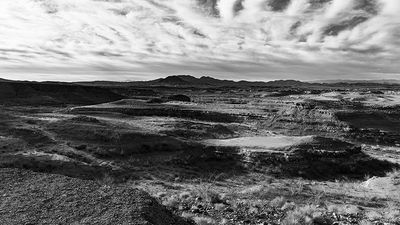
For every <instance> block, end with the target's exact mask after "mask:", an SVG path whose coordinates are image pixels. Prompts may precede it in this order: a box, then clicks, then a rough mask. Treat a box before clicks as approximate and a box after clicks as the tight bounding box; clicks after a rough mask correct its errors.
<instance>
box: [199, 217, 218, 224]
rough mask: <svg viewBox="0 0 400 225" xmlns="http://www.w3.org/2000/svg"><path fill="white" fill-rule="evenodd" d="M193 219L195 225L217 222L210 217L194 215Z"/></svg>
mask: <svg viewBox="0 0 400 225" xmlns="http://www.w3.org/2000/svg"><path fill="white" fill-rule="evenodd" d="M193 220H194V222H195V223H196V224H197V225H217V222H216V221H215V220H214V219H212V218H210V217H203V216H201V217H199V216H195V217H193Z"/></svg>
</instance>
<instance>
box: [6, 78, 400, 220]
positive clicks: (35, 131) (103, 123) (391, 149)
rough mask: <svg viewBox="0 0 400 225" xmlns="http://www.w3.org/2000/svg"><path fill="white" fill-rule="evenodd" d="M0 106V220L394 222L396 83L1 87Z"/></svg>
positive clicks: (398, 136) (399, 186) (399, 212)
mask: <svg viewBox="0 0 400 225" xmlns="http://www.w3.org/2000/svg"><path fill="white" fill-rule="evenodd" d="M0 104H1V106H0V167H1V169H0V180H1V182H0V223H1V224H157V225H158V224H160V225H161V224H195V223H196V224H363V225H364V224H400V220H399V218H400V172H399V171H400V85H399V84H393V83H387V82H383V81H376V82H372V81H370V82H367V81H360V82H345V81H336V82H333V81H331V82H326V83H322V82H321V83H311V82H310V83H308V82H300V81H295V80H280V81H271V82H248V81H230V80H218V79H214V78H211V77H201V78H196V77H192V76H187V75H180V76H169V77H166V78H161V79H157V80H152V81H142V82H106V81H104V82H103V81H99V82H76V83H61V82H27V81H10V80H2V81H1V82H0ZM45 208H46V209H48V210H43V209H45ZM16 215H18V216H16Z"/></svg>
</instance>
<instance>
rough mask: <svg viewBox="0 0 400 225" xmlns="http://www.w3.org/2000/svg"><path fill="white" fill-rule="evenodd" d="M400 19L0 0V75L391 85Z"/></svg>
mask: <svg viewBox="0 0 400 225" xmlns="http://www.w3.org/2000/svg"><path fill="white" fill-rule="evenodd" d="M398 12H400V1H398V0H346V1H343V0H291V1H289V0H2V1H1V2H0V40H1V42H0V59H1V61H0V73H2V74H4V75H7V74H13V75H12V76H14V77H15V76H16V75H15V74H18V73H20V74H25V75H24V76H26V74H28V73H29V72H30V68H35V69H34V71H39V72H40V71H42V72H43V73H45V74H52V73H53V74H55V75H54V76H53V77H49V78H48V79H59V77H57V74H59V72H57V71H58V70H63V71H64V72H65V73H68V71H70V72H71V74H76V73H77V72H76V71H82V73H85V74H93V76H95V74H96V73H97V74H99V75H98V76H99V78H98V79H115V80H118V79H122V77H123V79H126V77H129V74H132V78H133V79H134V78H136V76H141V78H148V79H150V78H153V77H152V74H153V76H157V75H162V74H161V72H162V71H166V72H167V73H179V74H182V73H191V74H200V75H201V74H209V75H220V76H224V77H227V76H233V77H237V78H238V79H240V78H241V79H260V80H268V79H275V78H276V77H282V76H284V78H292V79H309V78H315V79H325V78H326V79H330V78H332V77H336V76H341V78H351V79H355V78H360V79H363V78H377V75H376V74H381V75H382V74H383V75H382V76H384V74H391V77H390V78H393V77H392V76H393V74H399V75H400V68H399V66H398V65H396V64H394V63H393V62H396V61H400V41H399V40H400V37H399V36H400V17H399V15H400V14H399V13H398ZM199 65H201V66H199ZM205 65H209V67H207V66H205ZM229 68H230V69H229ZM240 68H243V69H240ZM315 68H325V71H324V70H323V69H322V70H315ZM100 71H103V72H100ZM104 71H107V74H105V73H104ZM246 71H247V72H246ZM113 72H115V74H117V75H115V76H113V75H112V74H113ZM121 73H124V74H125V75H124V76H121V75H120V74H121ZM32 74H35V73H32ZM9 76H11V75H9ZM21 76H22V75H21ZM32 76H34V75H32ZM93 76H92V75H91V76H90V78H93ZM42 77H43V76H41V78H40V79H42ZM9 78H12V77H9ZM26 79H30V78H29V77H27V78H26ZM32 79H36V78H35V77H33V78H32ZM71 79H77V78H76V76H71Z"/></svg>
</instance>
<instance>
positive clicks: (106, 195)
mask: <svg viewBox="0 0 400 225" xmlns="http://www.w3.org/2000/svg"><path fill="white" fill-rule="evenodd" d="M0 180H1V182H0V202H1V203H2V204H1V205H0V224H135V225H189V224H190V223H188V222H185V221H184V220H183V219H180V218H178V217H176V216H174V215H173V214H172V213H171V212H169V211H168V210H167V209H166V208H164V207H163V206H161V205H160V204H158V203H157V202H156V200H154V199H153V198H151V197H150V196H149V195H148V194H147V193H145V192H143V191H140V190H137V189H132V188H128V187H116V186H109V185H101V184H99V183H97V182H94V181H88V180H80V179H75V178H70V177H66V176H62V175H53V174H45V173H35V172H30V171H26V170H19V169H0Z"/></svg>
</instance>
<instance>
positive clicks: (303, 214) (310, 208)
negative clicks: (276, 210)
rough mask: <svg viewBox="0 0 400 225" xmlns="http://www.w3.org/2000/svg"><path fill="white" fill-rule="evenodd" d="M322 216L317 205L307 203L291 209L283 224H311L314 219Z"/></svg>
mask: <svg viewBox="0 0 400 225" xmlns="http://www.w3.org/2000/svg"><path fill="white" fill-rule="evenodd" d="M319 216H321V213H320V211H319V210H318V208H317V206H315V205H306V206H302V207H297V208H296V209H294V210H292V211H289V212H288V213H287V215H286V217H285V218H284V220H283V221H282V224H283V225H298V224H303V225H308V224H309V225H311V224H313V223H314V219H316V218H318V217H319Z"/></svg>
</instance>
